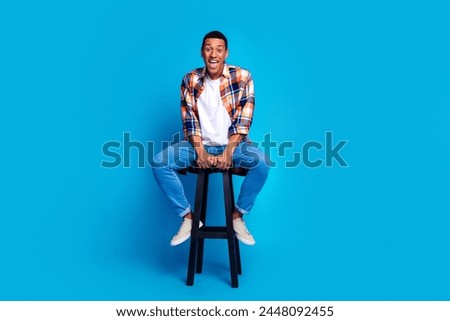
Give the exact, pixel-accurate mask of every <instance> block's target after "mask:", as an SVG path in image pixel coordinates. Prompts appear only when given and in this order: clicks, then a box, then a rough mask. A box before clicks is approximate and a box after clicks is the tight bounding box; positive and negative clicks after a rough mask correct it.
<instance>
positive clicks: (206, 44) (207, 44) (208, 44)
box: [205, 43, 225, 48]
mask: <svg viewBox="0 0 450 321" xmlns="http://www.w3.org/2000/svg"><path fill="white" fill-rule="evenodd" d="M206 46H210V47H212V44H210V43H205V47H206ZM217 47H222V48H225V46H222V45H218V46H217Z"/></svg>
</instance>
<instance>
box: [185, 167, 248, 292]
mask: <svg viewBox="0 0 450 321" xmlns="http://www.w3.org/2000/svg"><path fill="white" fill-rule="evenodd" d="M247 171H248V170H247V169H245V168H230V169H228V170H221V169H217V168H208V169H201V168H196V167H189V168H186V169H185V170H181V171H179V173H180V174H186V172H189V173H193V174H196V175H197V188H196V192H195V206H194V213H193V215H194V219H193V224H192V231H191V244H190V250H189V263H188V271H187V280H186V284H187V285H193V284H194V271H195V272H196V273H201V272H202V268H203V249H204V246H205V239H208V238H214V239H227V240H228V255H229V257H230V275H231V287H233V288H237V287H238V274H242V268H241V256H240V252H239V242H238V240H237V238H236V236H235V234H234V230H233V211H234V191H233V175H239V176H245V175H247ZM213 173H221V174H222V179H223V193H224V200H225V218H226V226H207V225H206V204H207V200H208V181H209V175H210V174H213ZM200 220H201V221H202V222H203V224H204V225H203V226H202V227H201V228H199V222H200Z"/></svg>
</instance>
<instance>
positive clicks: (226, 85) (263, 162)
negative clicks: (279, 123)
mask: <svg viewBox="0 0 450 321" xmlns="http://www.w3.org/2000/svg"><path fill="white" fill-rule="evenodd" d="M201 56H202V58H203V61H204V63H205V66H204V67H203V68H198V69H195V70H193V71H191V72H190V73H188V74H186V75H185V77H184V78H183V80H182V83H181V116H182V121H183V132H184V138H185V140H184V141H181V142H179V143H177V144H174V145H172V146H169V147H168V148H166V149H165V150H163V151H162V152H160V153H159V154H157V155H156V156H155V158H154V160H153V163H152V169H153V174H154V176H155V179H156V181H157V183H158V185H159V186H160V188H161V189H162V191H163V192H164V194H165V195H166V196H167V197H168V199H169V201H170V203H171V204H172V206H173V208H174V211H175V213H176V214H177V215H179V216H180V217H182V218H183V222H182V224H181V227H180V229H179V231H178V233H177V234H175V236H174V237H173V238H172V240H171V242H170V245H172V246H175V245H178V244H180V243H182V242H184V241H186V240H187V239H188V238H189V237H190V235H191V229H192V221H193V220H192V218H193V216H192V213H191V206H190V205H189V202H188V201H187V199H186V196H185V194H184V190H183V185H182V184H181V181H180V179H179V178H178V176H177V174H176V171H177V170H180V169H183V168H186V167H188V166H191V165H193V164H195V163H196V164H197V166H198V167H200V168H209V167H217V168H220V169H223V170H225V169H228V168H230V167H232V166H235V167H245V168H248V169H249V170H248V173H247V176H246V177H245V178H244V181H243V182H242V186H241V191H240V194H239V198H238V201H237V203H236V205H235V210H234V212H233V228H234V231H235V233H236V237H237V238H238V240H240V241H241V242H243V243H244V244H248V245H253V244H255V240H254V238H253V236H252V235H251V234H250V232H249V231H248V230H247V227H246V225H245V223H244V220H243V219H242V216H243V214H247V213H248V212H249V211H250V210H251V208H252V207H253V204H254V202H255V200H256V196H257V195H258V193H259V192H260V190H261V188H262V187H263V185H264V183H265V181H266V178H267V175H268V172H269V161H268V159H267V158H266V155H264V153H263V152H262V151H260V150H259V149H258V148H256V146H254V145H252V144H251V143H250V141H249V139H248V137H247V135H248V133H249V129H250V125H251V123H252V119H253V108H254V100H255V98H254V93H253V80H252V76H251V74H250V72H249V71H247V70H245V69H243V68H240V67H235V66H230V65H228V64H226V62H225V59H226V58H227V57H228V40H227V38H226V37H225V35H223V34H222V33H221V32H219V31H211V32H209V33H208V34H206V35H205V36H204V38H203V42H202V47H201ZM200 224H202V223H201V222H200Z"/></svg>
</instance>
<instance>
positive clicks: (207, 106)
mask: <svg viewBox="0 0 450 321" xmlns="http://www.w3.org/2000/svg"><path fill="white" fill-rule="evenodd" d="M197 107H198V116H199V118H200V119H199V121H200V127H201V129H202V140H203V144H204V145H209V146H218V145H226V144H228V129H229V128H230V126H231V119H230V116H229V115H228V112H227V110H226V108H225V106H224V105H223V103H222V99H221V98H220V78H219V79H215V80H212V79H210V78H209V77H208V76H206V77H205V88H204V89H203V92H202V93H201V94H200V97H199V98H198V101H197Z"/></svg>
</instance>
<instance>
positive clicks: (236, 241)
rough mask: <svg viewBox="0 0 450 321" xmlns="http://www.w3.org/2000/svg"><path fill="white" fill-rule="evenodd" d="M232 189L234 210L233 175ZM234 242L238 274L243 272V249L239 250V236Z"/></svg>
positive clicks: (231, 180) (231, 177)
mask: <svg viewBox="0 0 450 321" xmlns="http://www.w3.org/2000/svg"><path fill="white" fill-rule="evenodd" d="M230 190H231V204H233V210H234V204H235V202H234V187H233V175H231V176H230ZM234 244H235V247H236V262H237V272H238V274H242V265H241V251H240V250H239V240H238V239H237V237H236V236H235V237H234Z"/></svg>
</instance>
